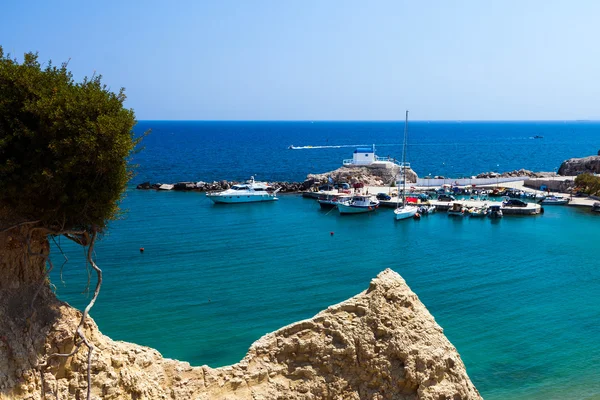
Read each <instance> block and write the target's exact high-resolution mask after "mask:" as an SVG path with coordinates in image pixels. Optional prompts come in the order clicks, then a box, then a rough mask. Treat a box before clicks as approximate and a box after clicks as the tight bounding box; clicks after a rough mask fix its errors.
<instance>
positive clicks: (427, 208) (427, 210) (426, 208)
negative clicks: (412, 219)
mask: <svg viewBox="0 0 600 400" xmlns="http://www.w3.org/2000/svg"><path fill="white" fill-rule="evenodd" d="M418 212H419V214H421V215H427V214H433V213H434V212H435V206H432V205H429V204H423V205H422V206H420V207H419V211H418Z"/></svg>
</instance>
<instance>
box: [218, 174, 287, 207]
mask: <svg viewBox="0 0 600 400" xmlns="http://www.w3.org/2000/svg"><path fill="white" fill-rule="evenodd" d="M278 191H279V189H277V190H276V189H275V188H274V187H272V186H269V185H268V184H267V183H264V182H256V181H254V177H253V176H251V177H250V180H248V181H246V183H240V184H237V185H233V186H232V187H231V188H230V189H227V190H224V191H222V192H211V193H206V197H208V198H209V199H211V200H212V201H213V202H214V203H215V204H217V203H224V204H232V203H252V202H258V201H274V200H278V198H277V192H278Z"/></svg>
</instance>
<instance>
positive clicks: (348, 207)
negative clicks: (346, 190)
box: [337, 194, 379, 214]
mask: <svg viewBox="0 0 600 400" xmlns="http://www.w3.org/2000/svg"><path fill="white" fill-rule="evenodd" d="M377 207H379V200H377V199H375V198H373V196H370V195H363V194H361V195H354V196H352V197H351V198H350V199H349V200H346V201H344V202H338V203H337V208H338V211H339V212H340V214H360V213H367V212H371V211H375V210H376V209H377Z"/></svg>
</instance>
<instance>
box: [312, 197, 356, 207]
mask: <svg viewBox="0 0 600 400" xmlns="http://www.w3.org/2000/svg"><path fill="white" fill-rule="evenodd" d="M351 197H352V196H350V195H349V194H325V195H323V196H320V197H319V198H318V199H317V202H318V203H319V205H320V206H321V208H322V209H325V210H327V209H332V208H335V207H337V205H338V204H339V203H343V202H345V201H348V200H350V198H351Z"/></svg>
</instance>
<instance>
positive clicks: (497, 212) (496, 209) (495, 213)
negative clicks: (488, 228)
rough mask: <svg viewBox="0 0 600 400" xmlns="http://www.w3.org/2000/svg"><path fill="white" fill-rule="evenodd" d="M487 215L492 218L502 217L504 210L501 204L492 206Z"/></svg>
mask: <svg viewBox="0 0 600 400" xmlns="http://www.w3.org/2000/svg"><path fill="white" fill-rule="evenodd" d="M487 215H488V217H490V218H502V210H501V209H500V206H490V208H489V209H488V212H487Z"/></svg>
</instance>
